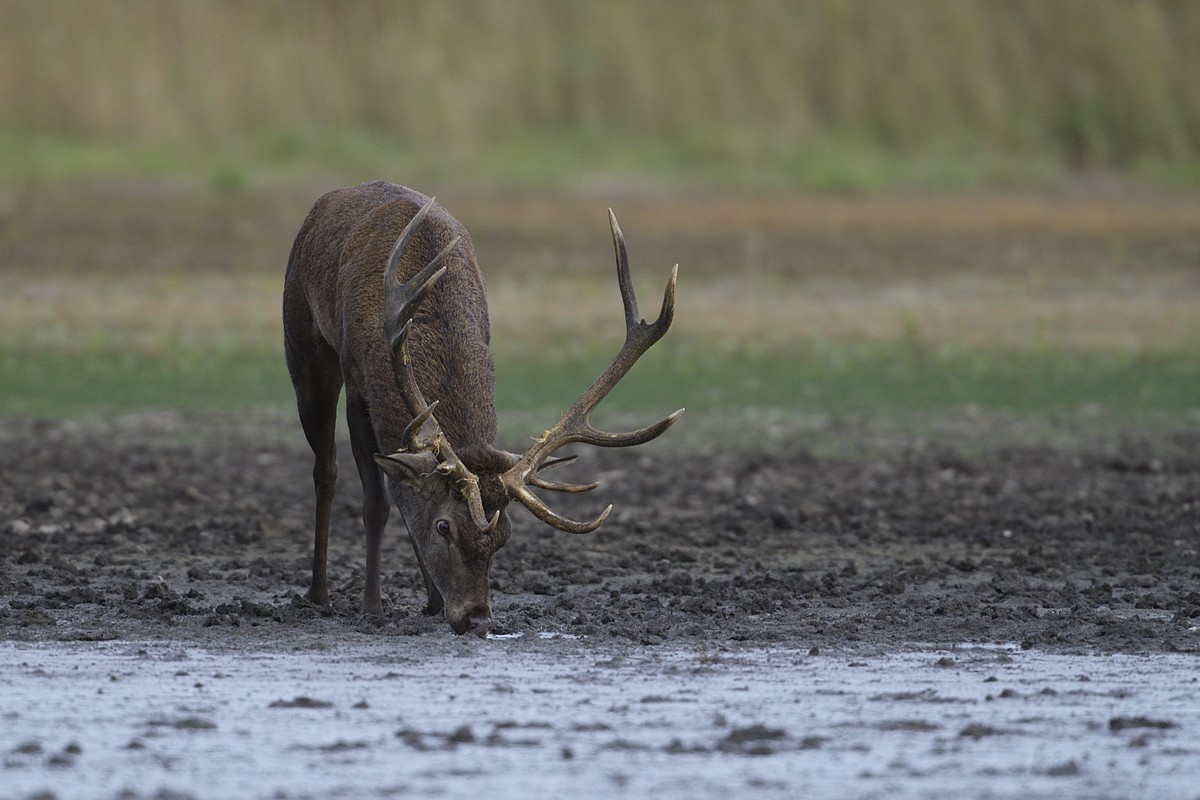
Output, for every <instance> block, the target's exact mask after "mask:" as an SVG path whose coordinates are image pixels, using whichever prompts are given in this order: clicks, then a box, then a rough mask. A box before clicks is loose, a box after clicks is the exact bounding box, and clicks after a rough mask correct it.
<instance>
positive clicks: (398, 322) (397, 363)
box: [383, 198, 500, 533]
mask: <svg viewBox="0 0 1200 800" xmlns="http://www.w3.org/2000/svg"><path fill="white" fill-rule="evenodd" d="M435 199H436V198H430V199H429V202H428V203H426V204H425V205H424V206H422V207H421V210H420V211H418V212H417V213H416V215H415V216H413V218H412V219H411V220H410V221H409V223H408V225H406V226H405V227H404V230H403V231H402V232H401V234H400V238H399V239H397V240H396V246H395V247H393V248H392V253H391V256H390V257H389V258H388V263H387V268H386V269H385V270H384V273H383V284H384V301H383V328H384V333H385V335H386V336H387V339H388V343H389V344H390V346H391V348H392V365H393V368H394V369H395V371H396V384H397V385H398V387H399V389H400V395H401V396H402V397H403V398H404V403H405V405H406V406H408V411H409V413H410V414H412V422H410V423H409V424H408V426H407V427H405V429H404V434H403V437H402V438H403V442H404V449H405V450H406V451H408V452H410V453H418V452H421V451H425V450H428V451H430V452H432V453H433V455H434V456H435V457H436V458H437V461H438V465H437V471H438V472H439V473H441V474H443V475H447V476H449V477H451V478H452V479H454V480H455V481H456V482H457V483H458V484H459V486H460V488H461V490H462V493H463V496H464V497H465V498H466V500H467V506H468V507H469V508H470V511H471V518H472V519H473V520H474V522H475V526H476V527H477V528H479V530H480V531H481V532H483V533H491V532H492V531H494V530H495V529H496V524H497V523H498V522H499V521H500V512H499V511H497V512H495V513H494V514H492V518H491V519H490V520H489V519H488V518H487V516H486V515H485V514H484V511H483V495H482V494H481V493H480V491H479V479H478V478H476V477H475V475H474V473H472V472H471V470H469V469H468V468H467V465H466V464H464V463H463V462H462V460H461V459H459V457H458V456H457V455H455V454H454V449H453V448H452V447H451V446H450V441H449V440H448V439H447V438H446V436H445V434H444V433H442V428H441V426H440V425H438V422H437V420H436V419H435V418H434V416H433V412H434V409H436V408H437V404H438V401H437V400H434V401H433V403H426V402H425V396H424V395H422V394H421V388H420V387H419V386H418V385H417V381H416V378H415V377H414V376H413V370H412V360H411V358H410V357H409V354H408V333H409V330H410V328H411V327H412V321H413V317H414V316H415V315H416V313H417V308H418V307H420V305H421V303H422V302H423V301H424V300H425V298H426V296H428V295H429V293H430V292H431V291H433V287H434V286H435V285H436V284H437V282H438V279H440V278H441V277H442V276H443V275H445V274H446V267H444V266H442V262H443V261H444V260H445V258H446V256H447V255H449V254H450V251H451V250H453V249H454V248H455V246H456V245H457V244H458V242H459V239H460V238H461V237H457V236H456V237H455V238H454V240H453V241H451V242H450V244H448V245H446V247H445V248H444V249H443V250H442V251H441V252H440V253H438V254H437V255H436V256H434V257H433V260H431V261H430V262H429V263H428V264H426V265H425V266H424V267H423V268H422V269H421V271H420V272H418V273H417V274H416V275H414V276H413V277H412V278H411V279H409V280H407V281H405V282H403V283H401V282H400V281H399V280H398V277H397V273H398V271H399V264H400V259H401V256H403V254H404V249H405V248H406V247H407V246H408V243H409V241H410V240H411V239H412V237H413V233H414V232H415V231H416V230H417V228H418V227H419V226H420V224H421V221H422V220H424V219H425V215H426V214H428V213H429V209H430V208H432V207H433V203H434V200H435ZM427 424H428V426H429V427H430V428H431V429H432V430H431V431H430V433H429V434H428V435H426V436H424V437H422V436H421V432H422V430H423V429H424V428H425V427H426V425H427Z"/></svg>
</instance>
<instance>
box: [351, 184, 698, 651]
mask: <svg viewBox="0 0 1200 800" xmlns="http://www.w3.org/2000/svg"><path fill="white" fill-rule="evenodd" d="M432 205H433V200H430V201H429V202H428V203H427V204H426V205H425V206H424V207H423V208H422V209H421V210H420V211H419V212H418V213H417V214H416V215H415V216H414V217H413V218H412V220H411V221H410V222H409V224H408V225H407V226H406V227H405V229H404V231H403V232H402V233H401V235H400V237H399V239H398V240H397V242H396V245H395V247H394V248H393V249H392V253H391V256H390V258H389V259H388V264H387V267H386V269H385V271H384V283H385V287H386V288H385V294H384V332H385V335H386V336H387V339H388V342H389V344H390V345H391V352H392V364H393V369H394V372H395V376H396V384H397V386H398V388H399V390H400V394H401V396H402V397H403V399H404V402H405V404H406V406H407V407H408V411H409V413H410V415H411V416H412V421H411V422H410V423H409V424H408V426H407V427H406V428H405V430H404V434H403V447H402V449H401V450H399V451H397V452H395V453H392V454H390V455H376V456H375V460H376V463H378V464H379V465H380V467H382V468H383V470H384V471H385V472H386V473H387V474H388V476H390V477H391V478H392V480H393V481H395V482H397V483H398V484H401V485H403V486H405V487H407V488H408V489H409V490H410V491H411V492H413V493H415V494H416V495H418V496H419V497H420V498H421V499H422V500H423V504H419V505H420V507H419V508H418V509H417V510H416V511H415V513H413V514H409V513H406V515H405V518H406V522H407V523H408V525H409V528H410V533H412V534H413V539H414V543H415V545H416V548H417V553H418V558H419V559H420V561H421V564H422V569H423V570H424V571H425V572H426V576H427V581H429V582H432V584H433V585H434V586H435V587H436V588H437V591H438V592H439V593H440V595H441V597H442V598H443V599H444V601H445V612H446V617H447V620H448V621H449V623H450V625H451V627H452V628H453V629H454V630H455V631H456V632H458V633H464V632H466V631H467V630H470V631H472V632H473V633H475V634H477V635H479V636H485V635H486V634H487V632H488V629H489V627H490V625H491V610H490V609H491V605H490V601H489V593H488V572H489V569H490V566H491V561H492V557H493V556H494V555H495V552H496V551H497V550H498V549H500V548H501V547H503V546H504V543H505V542H506V541H508V537H509V531H510V525H509V520H508V516H507V511H506V508H507V506H508V503H509V502H510V501H511V500H514V499H515V500H517V501H518V502H520V503H521V504H522V505H524V506H525V507H526V508H528V509H529V510H530V511H531V512H532V513H533V515H534V516H536V517H537V518H538V519H540V520H542V521H543V522H545V523H547V524H548V525H550V526H552V527H554V528H557V529H559V530H562V531H566V532H569V533H589V532H591V531H594V530H596V529H597V528H599V527H600V525H602V524H603V523H604V520H605V519H606V518H607V517H608V514H609V512H611V511H612V506H611V505H609V506H608V507H607V508H605V509H604V510H603V511H602V512H601V513H600V514H599V516H597V517H596V518H595V519H592V520H590V521H586V522H577V521H574V520H571V519H567V518H566V517H563V516H561V515H559V514H557V513H555V512H554V511H553V510H551V508H550V507H549V506H548V505H547V504H546V502H545V501H544V500H543V499H542V498H541V497H539V496H538V495H537V494H536V493H535V492H534V491H533V490H534V489H541V490H545V491H552V492H585V491H589V490H592V489H595V488H596V487H597V486H599V484H598V483H588V484H572V483H562V482H559V481H555V480H551V479H548V478H546V477H544V476H543V475H542V471H543V470H545V469H548V468H550V467H552V466H554V465H556V464H562V463H565V462H567V461H570V460H571V459H572V458H574V456H568V457H566V458H551V456H552V455H553V454H554V453H555V451H557V450H559V449H560V448H561V447H563V446H564V445H567V444H570V443H573V442H582V443H585V444H591V445H596V446H599V447H629V446H632V445H637V444H642V443H644V442H648V441H650V440H651V439H654V438H655V437H657V436H659V435H661V434H662V433H663V432H664V431H666V430H667V428H669V427H671V425H672V424H673V423H674V422H675V420H677V419H678V418H679V415H680V414H682V413H683V409H680V410H679V411H676V412H675V413H674V414H672V415H670V416H669V417H667V418H665V419H663V420H661V421H659V422H657V423H655V424H654V425H650V426H648V427H645V428H641V429H639V430H636V431H631V432H627V433H609V432H605V431H601V430H598V429H596V428H595V427H593V426H592V425H591V423H590V422H589V419H588V418H589V415H590V414H591V412H592V410H593V409H594V408H595V407H596V406H597V405H598V404H599V403H600V401H602V400H603V399H604V398H605V397H606V396H607V395H608V393H609V392H610V391H611V390H612V388H613V387H614V386H616V385H617V383H618V382H619V381H620V380H621V378H623V377H624V376H625V374H626V373H627V372H628V371H629V369H630V368H631V367H632V366H633V365H634V363H635V362H636V361H637V360H638V358H640V357H641V356H642V354H643V353H645V352H646V351H647V350H648V349H649V348H650V346H651V345H653V344H654V343H655V342H657V341H658V340H659V339H661V338H662V337H663V335H664V334H665V333H666V332H667V329H668V328H669V327H670V325H671V320H672V317H673V315H674V309H675V280H676V275H677V272H678V266H676V267H675V269H674V270H672V272H671V277H670V279H669V280H668V282H667V287H666V291H665V293H664V296H663V302H662V309H661V311H660V312H659V315H658V318H657V319H656V320H655V321H654V322H652V323H647V322H645V321H644V320H641V319H640V317H639V315H638V306H637V298H636V296H635V294H634V290H633V283H632V280H631V278H630V274H629V256H628V253H627V251H626V247H625V239H624V236H623V235H622V234H621V228H620V226H619V225H618V224H617V219H616V217H615V216H614V215H613V213H612V211H611V210H610V211H609V223H610V226H611V228H612V236H613V246H614V249H615V251H616V260H617V283H618V285H619V287H620V291H621V299H622V302H623V304H624V309H625V343H624V345H623V346H622V347H621V349H620V351H619V352H618V353H617V355H616V357H615V358H614V359H613V361H612V363H611V364H610V365H609V366H608V368H607V369H605V370H604V372H603V373H601V375H600V377H598V378H597V379H596V380H595V381H594V382H593V383H592V385H591V386H590V387H589V388H588V389H587V390H586V391H585V392H584V393H583V394H582V395H581V396H580V397H579V399H578V400H576V401H575V403H574V404H573V405H572V406H571V407H570V408H569V409H568V410H567V411H566V413H565V414H563V416H562V418H561V419H560V420H559V421H558V422H557V423H556V424H555V425H554V426H553V427H551V428H550V429H548V430H547V431H546V432H545V433H543V434H542V435H541V436H540V437H537V438H536V439H535V440H534V443H533V445H532V446H531V447H530V448H529V449H528V450H527V451H526V452H525V453H524V454H521V455H517V454H514V453H506V452H502V451H498V450H495V449H491V450H489V451H487V452H471V453H469V454H468V453H464V454H463V456H464V457H460V456H459V454H457V453H455V451H454V448H453V446H452V445H451V443H450V441H449V440H448V438H447V437H446V435H445V434H444V433H443V431H442V429H441V426H440V425H438V422H437V418H436V415H435V412H436V410H437V405H438V401H436V400H435V401H434V402H433V403H427V402H426V401H425V398H424V396H423V395H422V394H421V389H420V387H419V386H418V385H417V382H416V379H415V378H414V376H413V370H412V361H411V358H410V354H409V350H408V338H409V332H410V329H411V326H412V324H413V318H414V316H415V314H416V312H417V309H418V308H419V307H420V306H421V304H422V302H423V301H424V300H425V298H426V297H427V296H428V295H429V293H430V292H431V291H432V289H433V287H434V286H435V285H436V283H437V281H438V279H439V278H441V277H442V275H444V274H445V271H446V268H445V267H444V266H442V262H443V260H444V259H445V258H446V256H447V255H448V254H449V253H450V252H452V251H453V249H454V248H455V247H456V246H457V244H458V241H459V240H458V239H457V238H456V239H454V240H453V241H451V242H450V243H449V244H448V245H447V246H446V247H445V249H443V250H442V251H441V252H440V253H439V254H438V255H437V256H436V257H434V258H433V259H432V260H431V261H430V262H429V264H427V265H426V266H425V267H424V268H423V269H422V270H421V271H420V272H419V273H418V274H417V275H415V276H414V277H413V278H411V279H410V280H408V281H406V282H404V283H400V282H399V281H398V280H397V272H398V269H397V267H398V264H399V262H400V259H401V257H402V255H403V253H404V250H405V247H406V246H407V244H408V242H409V240H410V239H411V238H412V235H413V232H414V231H415V230H416V229H417V227H418V226H419V225H420V224H421V221H422V220H423V219H424V217H425V215H426V213H427V212H428V211H429V209H430V208H431V207H432ZM469 464H472V465H473V468H472V466H469ZM489 510H490V515H489ZM409 516H415V517H416V519H409ZM414 529H415V530H414ZM431 603H432V599H431Z"/></svg>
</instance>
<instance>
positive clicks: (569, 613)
mask: <svg viewBox="0 0 1200 800" xmlns="http://www.w3.org/2000/svg"><path fill="white" fill-rule="evenodd" d="M289 416H290V415H287V414H286V413H284V412H262V413H259V414H248V415H246V414H243V415H220V414H210V415H202V414H196V415H190V416H183V415H179V414H174V413H161V414H137V415H132V416H128V417H123V418H118V419H115V420H108V421H103V422H92V423H79V422H20V421H11V422H6V423H4V427H3V428H2V429H0V444H2V446H3V453H4V458H3V460H2V461H0V594H2V595H3V597H4V599H5V601H4V603H3V604H0V625H2V626H3V631H4V634H5V638H8V639H22V640H31V641H37V640H45V639H55V638H72V637H75V638H81V637H82V638H98V639H104V638H113V637H121V638H124V637H127V636H129V635H130V634H131V633H133V632H136V633H138V634H139V635H150V636H165V637H171V638H178V637H188V636H198V637H204V636H206V634H205V631H209V630H211V629H214V628H217V629H222V630H223V631H224V632H225V633H224V634H223V635H228V634H230V633H232V631H234V630H242V631H245V630H246V629H248V628H251V629H256V630H258V631H261V632H263V633H269V634H270V635H271V636H282V637H286V636H288V635H289V633H290V632H293V631H294V632H302V631H304V630H305V629H306V628H307V627H309V626H312V625H316V624H321V625H326V624H332V625H336V626H344V627H346V628H350V629H354V630H361V631H365V632H369V633H373V634H378V635H380V636H385V637H392V638H394V637H404V636H408V635H414V634H425V633H429V632H432V631H437V630H440V629H441V628H442V627H444V623H442V622H440V621H439V620H436V619H429V618H426V617H424V616H422V614H421V613H420V609H421V607H422V605H423V601H424V598H423V596H422V594H423V589H422V588H421V582H420V576H419V572H418V569H417V566H416V563H415V560H414V557H413V554H412V551H411V548H410V546H409V545H408V543H407V540H406V536H405V534H404V530H403V525H402V523H401V522H400V520H399V515H398V513H397V514H393V521H392V523H391V527H390V528H389V539H388V542H387V544H386V545H385V562H384V603H385V616H384V618H382V619H378V618H366V617H362V616H361V615H360V613H359V606H360V599H361V588H362V573H363V559H364V556H363V548H362V534H361V523H360V521H359V513H360V510H359V502H360V493H359V488H358V486H357V478H356V476H355V471H354V467H353V463H352V462H351V461H349V453H348V452H347V451H348V450H349V448H348V447H346V446H344V447H342V452H341V453H340V456H341V457H342V458H343V463H342V464H341V475H342V479H341V482H340V486H339V494H338V498H337V500H336V501H335V509H334V516H335V519H334V528H333V535H332V544H331V553H330V581H331V591H332V603H331V606H330V607H328V608H318V607H315V606H313V605H311V604H309V603H307V602H306V601H305V600H304V599H303V594H304V591H305V589H306V587H307V585H308V579H309V572H308V570H309V563H310V549H311V532H310V525H311V523H310V515H311V509H312V502H313V501H312V488H311V487H312V484H311V478H310V470H311V456H310V455H309V453H308V451H307V446H306V445H305V444H304V442H303V439H302V437H301V436H300V435H299V432H298V426H297V425H295V424H293V423H292V421H291V420H290V418H289ZM987 424H988V423H987V422H986V420H984V421H980V422H979V425H984V426H986V425H987ZM856 435H857V434H856V433H855V432H853V431H852V430H847V431H846V434H845V438H846V439H848V440H852V439H853V438H854V437H855V436H856ZM821 436H822V437H823V439H824V440H825V441H829V440H837V439H838V437H839V433H838V432H837V431H825V432H823V433H822V434H821ZM1004 438H1009V439H1011V437H1004ZM342 441H343V442H344V441H345V437H343V439H342ZM570 469H575V470H577V474H578V475H579V476H586V477H587V478H589V479H591V478H593V477H598V478H599V479H600V480H601V481H602V482H603V486H602V488H601V489H599V490H597V491H596V492H593V493H591V494H583V495H575V496H570V495H568V496H561V497H556V498H555V503H556V505H555V508H556V509H560V510H561V511H562V512H563V513H565V514H567V515H576V516H586V515H588V514H594V513H595V512H596V510H598V509H599V508H600V507H602V505H603V504H606V503H608V502H613V503H614V504H615V505H616V509H615V511H614V513H613V516H612V517H611V518H610V520H609V521H608V522H607V523H606V524H605V526H604V527H603V528H602V529H601V530H600V531H599V532H597V533H595V534H592V535H588V536H572V535H568V534H563V533H560V532H557V531H554V530H551V529H549V528H547V527H545V526H543V525H541V524H540V523H539V522H537V521H536V520H534V519H533V518H532V517H531V516H530V515H529V514H527V513H526V512H525V511H524V509H521V508H514V509H512V511H511V513H512V516H513V518H514V520H513V525H514V533H513V536H512V539H511V541H510V542H509V544H508V545H507V546H506V547H505V548H504V549H503V550H502V551H500V553H499V554H498V555H497V558H496V561H495V564H494V567H493V571H492V585H493V595H494V596H493V603H494V607H495V608H494V617H495V622H496V627H495V629H494V632H495V633H498V634H506V633H508V634H511V633H528V634H533V633H545V632H555V633H567V634H572V635H577V636H588V637H592V638H594V639H612V640H619V641H627V642H632V643H635V644H639V645H658V644H662V643H665V642H672V641H682V642H725V641H740V642H753V643H759V644H766V643H780V644H787V645H789V646H793V647H802V648H809V647H831V646H832V647H855V648H881V649H888V650H891V649H896V648H904V647H909V646H913V645H914V644H918V643H929V644H939V643H953V644H957V643H963V642H976V643H995V642H1001V643H1017V644H1019V645H1021V646H1023V647H1036V648H1039V649H1045V650H1054V651H1063V652H1093V651H1094V652H1173V651H1183V652H1196V651H1197V649H1198V648H1200V637H1198V636H1197V634H1196V627H1197V625H1200V434H1198V433H1194V432H1176V433H1166V434H1160V435H1157V436H1155V437H1147V436H1145V435H1134V434H1120V433H1117V434H1113V435H1110V436H1106V437H1103V438H1095V439H1092V440H1088V439H1083V440H1080V441H1078V442H1076V443H1075V444H1072V445H1069V446H1063V447H1057V448H1056V447H1054V446H1050V445H1044V444H1029V443H1024V444H1022V443H1019V442H1015V443H1014V442H1012V441H1009V442H1008V443H1006V444H996V445H989V444H987V443H986V439H980V438H978V437H977V438H976V439H974V440H973V441H972V442H971V444H970V446H969V447H962V446H956V443H955V441H954V439H953V437H951V436H948V435H946V436H938V435H936V434H935V435H933V436H922V437H915V436H914V437H911V438H910V439H908V440H905V439H903V438H900V439H893V440H892V441H890V442H889V443H888V444H887V445H886V446H883V447H875V448H874V449H867V450H865V451H864V450H863V449H862V448H859V449H858V451H857V452H855V453H853V454H851V455H846V456H842V457H838V456H824V455H816V454H814V450H813V449H810V448H809V447H807V446H806V440H805V439H804V436H803V435H800V434H796V435H795V438H794V440H792V439H789V438H788V437H787V436H786V435H785V436H784V437H783V438H782V439H778V438H777V439H775V440H774V441H772V442H771V443H770V444H769V445H768V446H764V447H762V448H758V449H755V450H738V449H736V448H727V447H712V448H704V447H695V446H688V447H684V448H682V449H680V448H678V447H675V448H673V447H672V446H671V444H670V443H669V442H664V443H655V444H654V445H651V446H648V447H645V448H642V449H641V452H637V451H598V450H594V449H593V450H589V449H583V450H581V451H580V457H579V461H578V463H577V465H575V466H573V467H571V468H570ZM397 646H398V647H402V646H403V644H402V643H398V644H397Z"/></svg>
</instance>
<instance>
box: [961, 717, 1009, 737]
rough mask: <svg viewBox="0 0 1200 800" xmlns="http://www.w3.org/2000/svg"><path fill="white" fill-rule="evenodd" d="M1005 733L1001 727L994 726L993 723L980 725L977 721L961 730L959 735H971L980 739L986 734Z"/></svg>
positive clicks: (997, 734) (996, 734)
mask: <svg viewBox="0 0 1200 800" xmlns="http://www.w3.org/2000/svg"><path fill="white" fill-rule="evenodd" d="M1003 733H1004V731H1002V730H1000V729H999V728H993V727H992V726H991V725H980V724H979V723H977V722H972V723H971V724H970V725H968V726H967V727H965V728H963V729H962V730H961V731H959V732H958V735H959V736H960V737H970V738H972V739H975V740H976V741H978V740H980V739H982V738H983V737H985V736H999V735H1000V734H1003Z"/></svg>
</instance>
